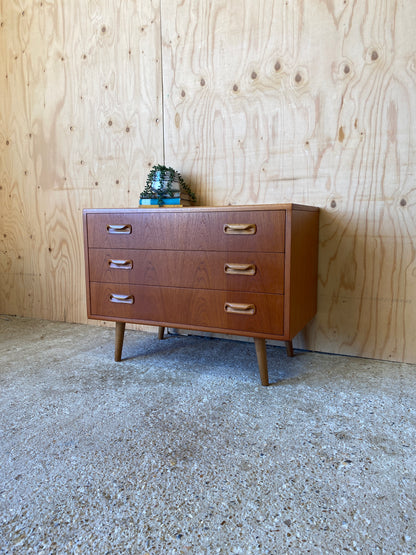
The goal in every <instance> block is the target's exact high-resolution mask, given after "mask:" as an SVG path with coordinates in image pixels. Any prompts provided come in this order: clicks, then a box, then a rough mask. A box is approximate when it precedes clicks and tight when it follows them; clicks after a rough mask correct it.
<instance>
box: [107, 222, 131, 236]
mask: <svg viewBox="0 0 416 555" xmlns="http://www.w3.org/2000/svg"><path fill="white" fill-rule="evenodd" d="M107 232H108V233H118V234H119V235H129V234H130V233H131V225H130V224H126V225H113V224H108V225H107Z"/></svg>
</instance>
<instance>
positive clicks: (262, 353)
mask: <svg viewBox="0 0 416 555" xmlns="http://www.w3.org/2000/svg"><path fill="white" fill-rule="evenodd" d="M254 344H255V345H256V354H257V364H258V365H259V370H260V380H261V385H269V373H268V371H267V354H266V340H265V339H263V338H262V337H255V338H254Z"/></svg>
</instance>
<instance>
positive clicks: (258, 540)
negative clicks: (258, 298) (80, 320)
mask: <svg viewBox="0 0 416 555" xmlns="http://www.w3.org/2000/svg"><path fill="white" fill-rule="evenodd" d="M113 335H114V332H113V330H112V329H109V328H105V327H104V328H103V327H96V326H83V325H73V324H64V323H52V322H47V321H39V320H28V319H20V318H12V317H7V316H2V317H0V416H1V420H0V553H8V554H9V553H10V554H14V553H16V554H21V553H36V554H38V553H59V554H61V553H82V554H84V553H85V554H104V553H109V554H110V553H111V554H124V553H139V554H145V553H149V554H156V553H157V554H159V553H160V554H163V555H164V554H171V553H172V554H173V553H190V554H211V553H212V554H214V553H221V554H230V553H238V554H242V555H243V554H244V555H245V554H250V553H256V554H267V553H268V554H283V553H290V554H298V553H313V554H318V553H331V554H333V553H344V552H352V553H354V552H361V553H368V554H370V553H383V554H387V553H389V554H390V553H395V554H396V553H397V554H399V553H400V554H401V553H403V554H404V553H408V554H414V553H416V524H415V516H416V483H415V476H416V458H415V452H416V451H415V447H416V440H415V425H416V403H415V400H416V388H415V380H416V367H415V366H414V365H408V364H397V363H387V362H374V361H370V360H364V359H358V358H347V357H341V356H331V355H322V354H316V353H308V352H298V353H297V354H296V356H295V357H294V358H293V359H288V358H287V357H286V354H285V350H284V349H281V348H278V347H269V348H268V357H269V373H270V381H271V382H272V385H271V386H270V387H268V388H264V387H262V386H260V385H259V376H258V371H257V365H256V356H255V349H254V345H253V344H246V343H241V342H236V341H229V340H221V339H208V338H198V337H183V336H171V337H168V338H167V339H166V340H164V341H158V340H157V338H156V337H157V336H156V334H148V333H147V334H146V333H141V332H136V331H127V332H126V339H125V349H124V356H125V357H126V358H125V360H124V361H123V362H121V363H115V362H113V339H114V337H113Z"/></svg>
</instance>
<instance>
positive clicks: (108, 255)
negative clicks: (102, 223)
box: [88, 249, 284, 293]
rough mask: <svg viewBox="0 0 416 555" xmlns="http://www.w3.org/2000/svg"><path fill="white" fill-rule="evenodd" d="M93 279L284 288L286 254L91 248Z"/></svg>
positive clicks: (238, 288)
mask: <svg viewBox="0 0 416 555" xmlns="http://www.w3.org/2000/svg"><path fill="white" fill-rule="evenodd" d="M88 256H89V271H90V275H89V279H90V281H95V282H105V283H125V284H136V285H140V284H141V285H160V286H171V287H187V288H195V289H220V290H229V291H252V292H259V293H260V292H262V293H283V290H284V254H283V253H276V254H274V253H245V252H237V251H234V252H230V253H228V252H213V251H209V252H198V251H163V250H156V251H154V250H153V251H146V250H141V249H140V250H137V249H89V252H88Z"/></svg>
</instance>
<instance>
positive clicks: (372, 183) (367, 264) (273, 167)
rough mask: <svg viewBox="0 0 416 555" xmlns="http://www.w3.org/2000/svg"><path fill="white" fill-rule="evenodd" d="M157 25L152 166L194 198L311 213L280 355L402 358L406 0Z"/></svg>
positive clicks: (410, 120)
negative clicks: (160, 108)
mask: <svg viewBox="0 0 416 555" xmlns="http://www.w3.org/2000/svg"><path fill="white" fill-rule="evenodd" d="M168 4H169V2H162V8H165V9H164V11H165V12H167V10H168ZM169 5H170V4H169ZM169 14H170V15H169V17H167V16H166V15H165V16H164V22H165V27H164V33H163V39H164V40H163V59H164V65H163V72H164V89H165V92H166V102H165V129H166V133H165V140H166V159H167V161H168V162H169V163H172V164H175V165H176V166H178V167H180V168H181V169H182V171H183V174H184V176H185V178H187V179H188V181H190V182H191V183H192V184H193V185H194V186H195V188H196V189H197V191H198V193H199V196H200V197H201V200H202V203H209V204H214V205H215V204H245V203H247V204H250V203H260V202H271V203H272V202H287V201H292V202H304V203H308V204H315V205H317V206H320V207H321V208H323V210H322V211H321V217H320V222H321V230H320V258H319V280H320V287H319V298H318V314H317V317H316V318H315V320H314V322H313V323H312V324H311V325H310V326H309V327H308V329H307V332H306V333H305V334H303V336H300V337H299V338H297V339H296V341H295V345H297V346H304V347H307V348H311V349H315V350H322V351H328V352H335V353H346V354H352V355H363V356H368V357H374V358H384V359H389V360H400V361H403V360H404V361H409V362H416V342H415V339H416V336H415V329H416V310H415V308H414V307H415V304H414V303H415V301H414V299H415V298H416V269H415V268H416V265H415V249H414V245H413V242H414V237H415V236H416V233H415V232H416V229H415V226H416V224H415V222H416V202H415V201H416V193H415V184H414V175H415V169H416V168H415V166H416V149H415V144H416V95H415V94H414V91H415V82H416V57H415V52H416V40H415V36H414V31H413V29H414V28H415V25H416V4H415V3H414V2H389V1H388V0H368V1H366V2H344V1H343V0H342V1H341V0H331V1H323V2H314V1H311V2H303V1H301V0H298V1H293V2H286V1H284V0H261V2H250V1H249V0H229V1H227V2H223V1H221V0H212V1H210V2H208V1H203V2H200V1H199V0H190V1H188V2H180V3H179V2H178V3H177V5H176V10H175V11H170V12H169Z"/></svg>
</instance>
